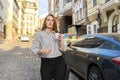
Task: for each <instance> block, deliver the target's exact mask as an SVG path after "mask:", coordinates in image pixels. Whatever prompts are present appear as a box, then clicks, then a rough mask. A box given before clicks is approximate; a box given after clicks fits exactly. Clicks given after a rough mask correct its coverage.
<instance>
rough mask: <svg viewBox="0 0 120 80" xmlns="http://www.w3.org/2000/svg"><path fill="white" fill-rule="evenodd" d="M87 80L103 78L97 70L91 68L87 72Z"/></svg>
mask: <svg viewBox="0 0 120 80" xmlns="http://www.w3.org/2000/svg"><path fill="white" fill-rule="evenodd" d="M87 80H103V76H102V73H101V71H100V70H99V68H97V67H95V66H93V67H91V68H90V70H89V72H88V79H87Z"/></svg>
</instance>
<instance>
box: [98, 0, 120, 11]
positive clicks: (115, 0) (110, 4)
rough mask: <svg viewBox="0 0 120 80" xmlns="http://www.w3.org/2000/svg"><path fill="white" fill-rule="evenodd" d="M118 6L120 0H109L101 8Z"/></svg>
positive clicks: (107, 8)
mask: <svg viewBox="0 0 120 80" xmlns="http://www.w3.org/2000/svg"><path fill="white" fill-rule="evenodd" d="M116 6H120V0H109V1H107V2H105V3H104V4H103V5H102V6H101V7H100V9H101V10H110V9H111V8H115V7H116Z"/></svg>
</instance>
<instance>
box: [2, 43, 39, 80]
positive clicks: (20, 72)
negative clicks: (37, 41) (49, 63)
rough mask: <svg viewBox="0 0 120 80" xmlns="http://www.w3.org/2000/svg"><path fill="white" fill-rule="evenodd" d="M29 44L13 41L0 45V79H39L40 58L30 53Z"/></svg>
mask: <svg viewBox="0 0 120 80" xmlns="http://www.w3.org/2000/svg"><path fill="white" fill-rule="evenodd" d="M23 44H24V45H23ZM16 45H17V46H16ZM30 45H31V44H29V43H24V42H23V43H19V45H18V42H15V43H14V44H12V45H2V46H0V80H41V78H40V73H39V66H40V58H38V57H37V56H35V55H34V54H32V52H31V50H30Z"/></svg>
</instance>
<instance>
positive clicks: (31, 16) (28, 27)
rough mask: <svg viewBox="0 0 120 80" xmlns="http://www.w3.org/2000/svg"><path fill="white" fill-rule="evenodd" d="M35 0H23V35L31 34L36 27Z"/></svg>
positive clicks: (36, 12) (36, 10)
mask: <svg viewBox="0 0 120 80" xmlns="http://www.w3.org/2000/svg"><path fill="white" fill-rule="evenodd" d="M37 7H38V5H37V0H24V2H23V12H24V14H23V28H22V34H23V35H33V34H34V33H35V30H36V29H37V27H38V9H37Z"/></svg>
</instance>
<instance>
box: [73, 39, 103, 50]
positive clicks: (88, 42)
mask: <svg viewBox="0 0 120 80" xmlns="http://www.w3.org/2000/svg"><path fill="white" fill-rule="evenodd" d="M103 42H104V40H102V39H100V38H94V37H92V38H91V37H90V38H86V39H84V40H82V41H77V42H75V43H73V44H72V46H76V47H84V48H95V47H98V46H100V45H101V44H103Z"/></svg>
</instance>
